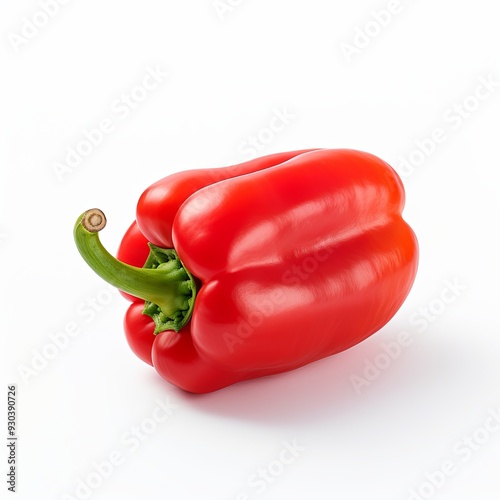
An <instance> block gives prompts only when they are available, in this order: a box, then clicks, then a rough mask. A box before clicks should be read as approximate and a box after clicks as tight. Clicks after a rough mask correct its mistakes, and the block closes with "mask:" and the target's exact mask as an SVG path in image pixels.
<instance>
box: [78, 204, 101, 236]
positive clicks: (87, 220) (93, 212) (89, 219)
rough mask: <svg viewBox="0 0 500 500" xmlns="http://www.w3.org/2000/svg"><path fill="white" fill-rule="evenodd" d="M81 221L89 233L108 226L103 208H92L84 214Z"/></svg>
mask: <svg viewBox="0 0 500 500" xmlns="http://www.w3.org/2000/svg"><path fill="white" fill-rule="evenodd" d="M81 222H82V226H83V227H84V228H85V229H86V230H87V231H88V232H89V233H98V232H99V231H100V230H101V229H104V228H105V227H106V216H105V215H104V212H103V211H102V210H99V209H98V208H91V209H90V210H87V211H86V212H85V213H84V214H83V217H82V221H81Z"/></svg>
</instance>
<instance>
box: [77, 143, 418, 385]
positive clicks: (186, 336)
mask: <svg viewBox="0 0 500 500" xmlns="http://www.w3.org/2000/svg"><path fill="white" fill-rule="evenodd" d="M404 201H405V195H404V189H403V185H402V183H401V180H400V179H399V177H398V175H397V173H396V172H395V171H394V170H393V169H392V168H391V167H390V166H389V165H388V164H387V163H385V162H384V161H382V160H381V159H379V158H377V157H376V156H373V155H371V154H369V153H365V152H361V151H355V150H348V149H317V150H305V151H294V152H288V153H281V154H274V155H269V156H265V157H261V158H257V159H255V160H252V161H249V162H246V163H242V164H240V165H236V166H232V167H225V168H217V169H203V170H187V171H183V172H179V173H176V174H173V175H169V176H167V177H165V178H164V179H162V180H160V181H158V182H156V183H155V184H153V185H152V186H150V187H149V188H148V189H146V191H145V192H144V193H143V194H142V196H141V197H140V199H139V202H138V205H137V213H136V221H135V222H134V223H133V224H132V225H131V226H130V228H129V229H128V231H127V232H126V234H125V236H124V238H123V240H122V242H121V245H120V247H119V250H118V253H117V260H116V259H114V260H116V262H117V263H118V264H116V266H119V264H120V263H119V261H121V262H123V263H125V264H128V265H129V266H127V268H126V269H124V270H123V271H122V269H121V268H119V267H117V268H116V269H117V270H116V271H109V272H102V270H101V269H100V264H99V262H100V261H101V260H109V259H112V257H111V256H109V255H108V256H106V257H102V256H101V255H99V256H97V257H95V258H94V259H93V260H92V256H90V257H89V256H88V254H90V253H92V252H93V250H88V248H86V246H85V245H86V243H79V242H78V241H79V238H80V237H79V238H77V236H76V235H77V232H78V234H80V233H84V232H85V230H83V229H81V228H78V229H77V227H79V226H78V224H79V222H82V217H83V219H85V214H83V216H82V217H81V218H80V219H79V221H77V225H76V226H75V239H77V245H78V246H79V249H80V252H81V253H82V256H83V257H84V258H85V260H87V262H88V263H89V264H90V265H91V267H93V269H94V270H95V271H96V272H97V273H98V274H100V275H101V276H102V277H103V278H104V279H106V280H107V281H109V282H111V283H113V284H115V286H118V288H120V289H121V290H123V291H124V292H125V293H124V295H125V296H126V297H127V298H128V299H129V300H131V301H132V304H131V305H130V307H129V309H128V311H127V313H126V316H125V321H124V327H125V333H126V337H127V341H128V343H129V345H130V346H131V348H132V350H133V351H134V352H135V353H136V354H137V356H138V357H139V358H141V359H142V360H143V361H145V362H147V363H149V364H151V365H153V366H154V367H155V369H156V370H157V371H158V373H159V374H160V375H161V376H162V377H163V378H164V379H166V380H167V381H169V382H171V383H172V384H174V385H176V386H177V387H180V388H181V389H184V390H186V391H189V392H193V393H206V392H211V391H214V390H217V389H220V388H223V387H226V386H228V385H231V384H234V383H236V382H239V381H243V380H247V379H252V378H257V377H261V376H265V375H271V374H277V373H281V372H285V371H288V370H292V369H295V368H298V367H300V366H303V365H306V364H308V363H311V362H313V361H316V360H319V359H321V358H324V357H326V356H330V355H332V354H335V353H338V352H341V351H343V350H345V349H348V348H350V347H352V346H354V345H356V344H358V343H359V342H361V341H363V340H364V339H366V338H367V337H369V336H370V335H372V334H373V333H375V332H376V331H378V330H379V329H380V328H382V327H383V326H384V325H385V324H386V323H387V322H388V321H389V320H390V319H391V318H392V317H393V316H394V314H395V313H396V312H397V310H398V309H399V308H400V306H401V305H402V303H403V302H404V300H405V299H406V297H407V295H408V293H409V291H410V289H411V286H412V284H413V281H414V278H415V274H416V271H417V263H418V244H417V240H416V237H415V234H414V233H413V231H412V229H411V228H410V226H409V225H408V224H407V223H406V222H405V221H404V220H403V218H402V215H401V214H402V210H403V206H404ZM89 214H90V212H89ZM101 216H102V217H104V215H103V214H102V213H101V212H100V211H98V213H97V215H96V214H93V215H92V218H93V220H94V222H96V223H98V222H100V217H101ZM88 217H90V216H89V215H87V218H88ZM82 224H83V222H82ZM80 225H81V224H80ZM99 230H100V227H99V228H97V229H95V232H93V233H92V236H91V237H94V236H95V235H97V232H98V231H99ZM91 231H94V230H92V229H91ZM88 234H89V235H90V234H91V233H88ZM85 238H87V233H86V232H85V235H83V236H81V238H80V239H81V241H86V240H85ZM89 238H90V236H89ZM97 239H98V238H97ZM162 249H173V250H175V252H174V254H175V255H174V254H170V253H168V252H167V253H165V254H163V253H162ZM155 250H156V252H155ZM98 251H99V250H96V252H98ZM150 252H153V253H155V256H156V257H154V256H153V257H152V256H151V253H150ZM148 256H149V257H148ZM157 257H159V259H160V260H159V261H158V259H157ZM100 259H101V260H100ZM151 259H152V260H151ZM174 261H175V262H174ZM96 262H97V264H96ZM145 264H146V266H145V267H153V269H147V270H143V269H138V268H141V267H142V266H144V265H145ZM121 265H123V264H121ZM162 268H165V269H166V270H167V271H168V273H170V274H169V278H168V279H169V280H172V279H178V281H177V282H176V284H175V286H174V285H169V286H170V287H171V288H169V290H175V292H172V293H174V294H177V295H176V296H175V297H174V299H175V300H174V299H172V300H171V301H170V302H166V305H165V306H163V305H162V304H160V306H159V308H158V307H156V305H155V303H154V302H155V300H151V301H150V302H146V306H147V307H146V308H145V301H144V300H143V299H146V300H149V299H151V297H153V299H154V298H155V297H157V296H158V294H159V292H158V293H156V291H155V290H156V289H155V286H156V285H153V284H151V283H150V282H149V281H148V282H147V285H145V287H146V288H147V290H148V291H147V292H145V293H142V290H141V289H140V286H134V284H133V281H134V278H133V277H131V278H130V280H128V281H127V280H126V279H125V278H123V276H126V275H127V273H128V272H129V271H130V270H133V271H134V272H135V270H137V272H138V273H140V272H146V273H149V274H150V275H153V274H154V273H155V271H158V272H160V271H161V272H163V271H162ZM113 273H114V274H118V275H119V276H118V277H115V276H114V274H113ZM148 276H149V275H148ZM172 276H178V277H179V276H180V277H179V278H172ZM147 279H149V278H147ZM151 279H152V278H151ZM182 280H184V281H182ZM181 281H182V282H181ZM128 283H132V284H131V285H128ZM155 283H156V282H155ZM122 285H123V286H122ZM157 302H161V297H160V299H159V300H158V301H157ZM173 303H175V304H176V306H175V307H172V304H173ZM148 304H149V305H148ZM176 308H177V309H176ZM167 309H168V311H167ZM174 310H175V311H174ZM143 311H144V312H143ZM173 311H174V312H173ZM152 312H153V313H155V314H152ZM145 313H147V314H145ZM148 314H150V315H148ZM169 315H170V316H169ZM151 316H153V317H154V320H153V318H152V317H151ZM172 318H173V320H172ZM165 319H167V322H166V323H165V322H164V320H165ZM171 320H172V321H174V320H175V321H174V322H173V323H172V321H171ZM162 321H163V322H162ZM172 324H175V325H182V326H181V327H180V329H178V331H175V329H174V328H171V327H170V326H171V325H172ZM165 325H166V326H165ZM169 325H170V326H169Z"/></svg>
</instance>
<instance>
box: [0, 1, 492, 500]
mask: <svg viewBox="0 0 500 500" xmlns="http://www.w3.org/2000/svg"><path fill="white" fill-rule="evenodd" d="M41 3H42V2H41ZM49 3H50V2H49ZM224 3H225V4H226V5H227V8H226V9H224V8H223V5H224ZM232 3H233V4H234V5H233V6H231V2H230V1H229V0H223V1H222V2H220V8H219V9H216V8H215V6H214V3H213V2H212V1H211V0H203V1H202V0H198V1H190V2H181V1H175V2H174V1H166V0H164V1H160V0H146V1H141V2H139V1H135V2H132V1H129V2H124V1H119V0H108V1H106V2H102V1H98V0H86V1H82V0H73V1H69V2H67V3H66V4H65V5H62V4H57V5H58V8H57V6H56V7H54V6H53V4H52V8H50V6H49V7H46V9H48V10H51V9H52V10H51V17H50V18H48V17H47V15H45V17H44V14H43V10H42V8H41V6H40V4H39V3H38V2H36V1H32V0H22V1H16V2H2V7H1V8H0V9H1V10H0V33H1V42H0V57H1V74H2V76H1V79H0V103H1V105H0V165H1V175H2V178H1V179H2V180H1V184H0V185H1V187H0V189H1V193H0V196H1V212H0V234H1V239H0V259H1V296H0V303H1V307H2V314H1V343H2V391H4V394H5V396H3V397H2V400H3V401H4V403H3V404H2V411H0V415H2V416H1V418H0V425H1V426H2V432H1V433H0V434H1V435H2V436H5V435H6V426H7V410H6V404H5V402H6V392H7V385H8V384H17V392H18V402H17V405H18V436H19V441H18V447H17V454H18V478H17V490H18V493H17V498H22V499H33V498H37V499H40V500H42V499H49V498H50V499H63V498H66V499H68V498H83V497H84V496H87V497H88V498H92V499H101V498H102V499H138V498H149V499H151V500H157V499H165V498H175V499H176V500H184V499H194V498H199V499H201V498H203V499H213V500H225V499H227V500H235V499H237V498H240V499H244V498H246V497H245V495H248V496H249V497H250V498H259V499H260V498H261V499H267V498H269V499H276V500H280V499H303V498H316V499H335V498H342V499H343V500H351V499H353V500H354V499H355V500H357V499H366V498H370V499H372V500H376V499H381V500H382V499H383V500H389V499H395V500H396V499H401V500H405V499H410V498H413V499H415V498H416V499H418V498H439V499H453V500H460V499H470V498H480V499H482V500H488V499H498V495H499V491H500V476H499V475H498V465H499V463H500V424H499V423H498V422H495V420H494V415H497V418H498V419H500V417H498V414H499V412H500V391H499V388H500V363H499V361H498V360H499V355H500V336H499V319H498V309H499V308H498V295H499V293H498V283H499V264H498V254H499V244H498V238H497V234H498V213H499V208H500V207H499V201H498V180H499V176H498V169H499V168H500V163H499V161H500V153H499V150H498V140H499V131H500V126H499V125H500V118H499V117H500V97H499V95H498V94H500V86H499V82H500V62H499V50H498V47H500V32H499V30H498V5H497V3H496V2H494V1H493V0H475V1H462V2H456V1H455V2H454V1H452V0H442V1H440V2H430V1H429V0H427V1H424V0H420V1H416V0H415V1H406V0H401V2H400V3H399V4H398V3H397V2H395V1H394V0H393V1H392V2H384V1H379V0H377V1H375V0H372V1H368V0H363V1H358V2H347V1H339V0H336V1H332V0H328V1H327V0H308V1H307V2H306V1H300V2H290V1H288V2H287V1H285V0H271V1H264V0H243V1H241V2H238V1H236V0H233V1H232ZM389 7H390V8H391V9H392V11H393V13H392V14H391V16H390V19H389V18H388V17H387V14H384V13H380V11H382V10H386V11H387V9H388V8H389ZM56 11H57V12H56ZM40 12H42V14H40ZM377 12H378V14H377ZM376 19H378V20H376ZM35 21H36V23H37V24H38V25H39V27H37V26H36V25H35V26H33V25H31V26H30V23H31V22H35ZM381 23H384V24H385V26H384V27H381ZM365 30H368V31H369V33H370V35H369V38H366V35H363V33H362V32H363V31H365ZM346 44H351V45H353V46H354V49H355V51H352V50H351V54H350V55H349V54H348V52H349V50H348V49H347V45H346ZM355 44H356V45H355ZM363 45H365V46H363ZM148 68H150V70H152V69H154V68H159V70H160V72H164V73H168V76H165V77H161V78H159V79H160V80H161V81H160V82H158V84H157V86H156V88H154V89H151V90H149V91H147V92H143V91H141V89H138V90H137V86H138V85H140V84H141V82H142V81H143V79H144V77H145V75H146V74H147V72H148ZM485 81H489V82H490V83H489V84H486V85H485V83H484V82H485ZM488 87H489V89H488ZM131 93H133V95H135V96H136V97H138V98H139V99H142V100H141V102H133V103H132V104H133V105H134V108H133V109H132V108H131V107H130V106H129V107H127V106H125V107H124V105H123V104H122V103H121V100H122V99H123V98H124V97H123V95H124V94H131ZM276 113H282V114H283V113H285V114H286V115H287V116H288V118H286V119H285V120H284V122H283V126H280V127H279V130H277V131H275V132H272V133H269V130H266V128H267V127H268V126H269V124H270V121H271V120H272V118H273V116H275V115H276ZM460 113H461V114H460ZM102 120H109V121H110V123H111V124H112V126H111V128H112V129H113V130H112V131H111V132H109V133H107V134H106V135H104V137H103V139H102V141H101V143H100V144H98V145H96V146H95V147H93V149H92V151H91V152H90V153H89V154H88V155H87V156H86V157H85V158H84V159H83V160H82V161H81V162H80V163H79V164H78V165H76V166H74V167H73V168H68V169H67V171H64V172H63V173H62V174H61V170H60V165H59V167H58V168H55V165H56V164H57V163H58V162H59V163H64V162H65V159H66V156H67V154H68V148H76V147H77V146H78V144H79V143H81V141H82V139H83V138H84V133H85V130H87V131H90V130H92V129H94V128H96V127H98V126H99V124H100V122H101V121H102ZM273 123H275V124H276V123H277V122H276V121H274V122H273ZM108 124H109V122H108ZM436 129H437V130H436ZM251 136H255V137H260V139H258V141H260V142H258V143H257V149H258V151H256V150H255V151H254V150H252V148H250V147H249V142H248V141H249V137H251ZM433 137H434V138H436V137H437V138H439V143H436V141H434V139H433ZM250 140H251V139H250ZM419 141H420V142H419ZM430 141H432V142H430ZM418 144H420V146H418ZM309 147H328V148H337V147H349V148H356V149H361V150H366V151H369V152H371V153H374V154H376V155H378V156H380V157H382V158H383V159H385V160H386V161H388V162H389V163H391V164H392V165H393V166H394V167H395V168H396V169H397V170H398V171H399V172H400V174H401V175H402V177H403V181H404V184H405V187H406V192H407V205H406V208H405V218H406V219H407V220H408V221H409V222H410V224H411V225H412V227H413V228H414V230H415V232H416V233H417V236H418V239H419V242H420V251H421V259H420V268H419V273H418V277H417V279H416V282H415V285H414V288H413V289H412V291H411V294H410V296H409V297H408V300H407V301H406V303H405V304H404V306H403V307H402V309H401V310H400V311H399V312H398V314H397V315H396V316H395V317H394V319H393V320H392V321H391V322H390V323H389V324H388V325H387V326H386V327H384V328H383V329H382V330H381V331H380V332H378V333H377V334H376V335H374V336H373V337H371V338H370V339H368V340H367V341H365V342H363V343H362V344H361V345H358V346H356V347H354V348H352V349H350V350H348V351H347V352H344V353H342V354H340V355H337V356H335V357H332V358H329V359H325V360H322V361H320V362H317V363H315V364H313V365H310V366H307V367H305V368H302V369H300V370H297V371H295V372H292V373H288V374H284V375H279V376H274V377H270V378H266V379H261V380H256V381H250V382H246V383H242V384H238V385H235V386H232V387H230V388H227V389H224V390H221V391H218V392H216V393H212V394H209V395H204V396H192V395H189V394H186V393H183V392H182V391H179V390H178V389H176V388H175V387H173V386H171V385H169V384H168V383H166V382H164V381H163V380H162V379H161V378H160V377H159V376H158V375H157V374H156V372H155V371H154V369H152V368H151V367H149V366H147V365H146V364H144V363H142V362H141V361H140V360H138V359H137V358H136V357H135V355H134V354H133V353H132V352H131V351H130V349H129V348H128V346H127V344H126V341H125V338H124V335H123V332H122V317H123V314H124V311H125V310H126V307H127V303H126V301H124V300H123V299H122V298H121V297H119V296H118V295H114V294H111V292H110V291H109V289H108V287H107V286H106V285H105V284H104V283H103V282H102V281H101V280H100V279H99V278H98V277H97V276H96V275H94V273H93V272H92V271H90V269H88V268H87V266H86V265H85V264H84V263H83V261H82V260H81V258H80V256H79V255H78V253H77V251H76V249H75V246H74V243H73V239H72V227H73V223H74V221H75V219H76V217H77V216H78V215H79V214H80V213H81V212H83V211H84V210H85V209H88V208H90V207H94V206H96V207H100V208H102V209H103V210H104V211H105V213H106V215H107V217H108V227H107V228H106V230H105V231H104V233H103V234H102V240H103V242H104V244H105V245H106V246H107V247H108V248H109V249H110V250H111V251H115V250H116V248H117V245H118V243H119V241H120V238H121V236H122V234H123V233H124V231H125V230H126V228H127V227H128V226H129V224H130V223H131V221H132V220H133V218H134V213H135V204H136V201H137V199H138V197H139V195H140V194H141V192H142V191H143V190H144V189H145V188H146V187H147V186H148V185H149V184H151V183H152V182H154V181H156V180H157V179H159V178H161V177H163V176H165V175H167V174H168V173H171V172H175V171H179V170H183V169H188V168H200V167H214V166H223V165H230V164H234V163H238V162H241V161H244V160H247V159H249V158H251V157H252V154H259V155H261V154H268V153H272V152H279V151H286V150H293V149H300V148H309ZM419 147H420V148H421V149H422V150H425V152H424V153H422V152H420V153H419V152H418V148H419ZM405 159H406V161H411V162H412V163H413V166H411V165H410V166H408V164H405ZM443 299H445V300H444V301H443ZM92 304H94V305H93V306H92ZM96 309H98V311H97V310H96ZM92 311H93V312H92ZM75 325H76V326H75ZM73 327H76V328H77V329H78V330H77V331H78V334H77V335H76V336H73V337H71V338H70V337H68V336H67V335H66V339H67V342H66V345H64V346H63V348H61V349H56V350H55V351H54V344H53V338H55V337H56V336H57V335H59V337H60V338H63V337H64V336H65V335H64V334H63V333H62V332H64V330H65V329H66V330H68V329H69V330H70V329H71V328H73ZM402 332H406V333H407V338H408V339H409V341H408V342H409V343H407V345H405V346H403V347H401V348H400V349H399V351H400V352H397V351H398V349H395V351H394V352H397V354H398V355H394V356H393V357H394V359H390V358H388V356H387V355H385V356H384V345H385V346H387V345H388V344H390V343H393V344H391V345H392V346H393V348H394V342H397V341H398V338H399V337H400V335H401V334H402ZM51 346H52V347H51ZM41 353H45V354H48V356H50V357H52V359H50V360H47V357H45V358H43V356H42V354H41ZM42 358H43V359H45V361H43V359H42ZM388 359H389V362H387V360H388ZM33 363H34V364H33ZM377 366H378V368H377ZM28 369H29V370H32V372H28V374H29V375H26V372H25V375H24V376H23V375H21V372H22V371H23V370H28ZM20 370H21V372H20ZM366 377H368V378H366ZM363 379H364V380H365V382H364V383H362V384H361V385H358V384H360V380H363ZM159 402H160V403H163V404H167V402H168V404H169V405H170V406H171V408H172V410H171V415H170V416H169V417H168V418H167V419H165V420H164V421H162V422H159V423H157V422H156V421H155V420H154V417H155V416H156V417H158V416H160V415H164V412H163V413H162V410H161V409H160V408H161V407H158V404H159ZM156 408H158V409H156ZM141 426H142V430H141V431H140V432H141V433H142V434H141V436H142V438H143V441H139V440H138V439H137V438H134V439H135V440H134V439H132V433H133V432H135V429H136V428H139V429H140V428H141ZM2 439H5V438H2ZM285 442H286V443H288V444H289V445H293V444H294V443H295V445H296V446H297V448H299V449H300V451H298V452H297V453H296V455H297V456H293V455H291V454H290V453H288V454H286V455H285V454H283V453H282V450H283V449H284V446H285V444H284V443H285ZM5 444H6V442H5V441H4V442H3V443H2V448H3V449H4V452H2V454H1V461H2V467H1V468H0V470H2V477H3V478H4V479H3V480H2V484H1V485H0V488H1V491H2V498H3V497H4V492H6V491H7V483H6V481H5V478H6V476H5V475H4V472H6V470H7V454H6V451H7V448H6V447H5ZM110 455H111V457H114V458H116V457H119V464H117V465H115V466H113V470H111V471H110V470H109V467H108V469H106V466H102V463H103V462H104V461H108V460H109V457H110ZM280 456H281V457H286V459H287V460H286V461H287V462H290V463H287V464H283V463H281V462H279V459H280ZM292 458H293V460H292ZM96 464H101V473H100V474H99V473H98V472H96ZM97 467H99V466H98V465H97ZM102 467H104V469H102ZM443 468H444V469H445V472H446V475H445V473H444V472H442V471H443ZM259 474H260V475H263V474H266V475H267V477H268V478H270V479H269V481H266V480H265V479H262V478H260V479H259ZM104 475H107V476H109V477H103V476H104ZM259 481H260V482H259ZM82 482H83V483H85V482H90V483H91V489H90V490H86V489H85V487H83V486H82ZM433 483H434V484H433ZM78 485H80V486H79V489H78ZM412 491H414V492H415V493H412ZM65 495H69V496H65ZM5 498H7V495H5ZM13 498H14V497H13Z"/></svg>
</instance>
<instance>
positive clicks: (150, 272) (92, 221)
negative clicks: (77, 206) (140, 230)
mask: <svg viewBox="0 0 500 500" xmlns="http://www.w3.org/2000/svg"><path fill="white" fill-rule="evenodd" d="M105 226H106V218H105V216H104V214H103V213H102V211H101V210H99V209H97V208H93V209H91V210H87V211H86V212H85V213H83V214H82V215H81V216H80V217H78V219H77V221H76V224H75V228H74V237H75V242H76V246H77V247H78V250H79V252H80V254H81V255H82V257H83V258H84V260H85V261H86V262H87V264H88V265H89V266H90V267H91V268H92V269H93V270H94V271H95V272H96V273H97V274H98V275H99V276H100V277H101V278H102V279H104V280H105V281H107V282H108V283H110V284H111V285H113V286H115V287H117V288H119V289H120V290H123V291H124V292H127V293H130V294H131V295H133V296H135V297H138V298H140V299H143V300H145V301H146V304H145V308H144V311H143V312H144V313H145V314H148V315H149V316H151V317H152V318H153V319H154V320H155V323H156V328H155V333H159V332H161V331H164V330H175V331H179V330H180V329H181V328H182V327H183V326H184V325H185V324H186V323H187V322H188V321H189V319H190V317H191V314H192V311H193V307H194V299H195V296H196V285H195V281H194V278H193V276H192V275H191V273H189V271H188V270H187V269H186V268H185V267H184V266H183V265H182V263H181V261H180V260H179V257H178V256H177V253H176V252H175V250H174V249H162V248H159V247H156V246H154V245H152V244H150V250H151V253H150V255H149V257H148V260H147V261H146V264H145V265H144V267H142V268H140V267H134V266H130V265H128V264H124V263H123V262H120V261H119V260H117V259H115V257H113V256H112V255H111V254H110V253H109V252H108V251H107V250H106V249H105V248H104V246H103V245H102V243H101V241H100V239H99V234H98V233H99V231H101V230H102V229H103V228H104V227H105Z"/></svg>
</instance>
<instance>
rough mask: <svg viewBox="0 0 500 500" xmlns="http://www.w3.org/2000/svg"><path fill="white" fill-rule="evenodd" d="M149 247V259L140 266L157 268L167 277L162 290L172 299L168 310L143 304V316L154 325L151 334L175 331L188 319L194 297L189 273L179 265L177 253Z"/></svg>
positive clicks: (152, 304) (194, 284) (193, 288)
mask: <svg viewBox="0 0 500 500" xmlns="http://www.w3.org/2000/svg"><path fill="white" fill-rule="evenodd" d="M148 245H149V250H150V251H149V256H148V258H147V260H146V262H145V264H144V266H143V267H144V268H145V269H157V270H158V271H161V273H162V274H163V273H165V274H166V275H167V276H168V278H169V279H168V283H167V285H166V288H168V290H165V292H166V293H168V295H169V296H172V297H174V299H173V303H171V307H169V310H168V311H167V310H165V308H163V309H162V308H160V306H159V305H158V304H156V303H154V302H151V301H149V300H146V301H145V302H144V309H143V310H142V313H143V314H146V315H147V316H150V317H151V318H152V319H153V321H154V322H155V330H154V334H155V335H156V334H158V333H160V332H163V331H165V330H174V331H176V332H178V331H179V330H180V329H181V328H182V327H183V326H185V325H186V323H187V322H188V321H189V320H190V318H191V314H192V313H193V308H194V302H195V298H196V283H195V280H194V278H193V276H192V274H191V273H190V272H189V271H188V270H187V269H186V268H185V267H184V266H183V264H182V262H181V261H180V259H179V256H178V255H177V252H176V251H175V250H174V249H171V248H160V247H157V246H156V245H153V244H152V243H148Z"/></svg>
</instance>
